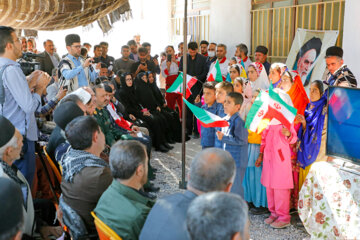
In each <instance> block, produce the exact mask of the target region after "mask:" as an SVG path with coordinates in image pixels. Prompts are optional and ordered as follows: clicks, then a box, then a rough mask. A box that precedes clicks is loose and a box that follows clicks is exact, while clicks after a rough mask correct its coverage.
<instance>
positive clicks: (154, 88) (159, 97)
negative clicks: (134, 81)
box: [148, 73, 165, 106]
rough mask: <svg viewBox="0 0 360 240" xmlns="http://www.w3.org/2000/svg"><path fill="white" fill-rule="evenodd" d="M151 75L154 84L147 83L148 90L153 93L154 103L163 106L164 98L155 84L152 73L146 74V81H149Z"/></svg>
mask: <svg viewBox="0 0 360 240" xmlns="http://www.w3.org/2000/svg"><path fill="white" fill-rule="evenodd" d="M150 74H152V75H153V77H154V82H152V83H150V81H149V85H150V89H151V91H152V92H153V94H154V96H155V99H156V102H157V104H158V105H160V106H163V105H164V103H165V100H164V97H163V95H162V93H161V91H160V89H159V87H158V86H157V84H156V75H155V74H154V73H149V74H148V79H149V75H150Z"/></svg>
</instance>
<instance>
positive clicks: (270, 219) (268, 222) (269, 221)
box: [264, 215, 278, 224]
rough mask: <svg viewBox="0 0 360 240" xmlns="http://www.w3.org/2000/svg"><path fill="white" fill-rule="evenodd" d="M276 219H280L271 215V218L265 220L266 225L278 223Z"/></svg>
mask: <svg viewBox="0 0 360 240" xmlns="http://www.w3.org/2000/svg"><path fill="white" fill-rule="evenodd" d="M276 219H278V217H273V216H272V215H270V217H268V218H267V219H265V220H264V223H266V224H272V223H273V222H275V221H276Z"/></svg>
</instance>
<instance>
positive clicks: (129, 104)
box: [119, 73, 142, 116]
mask: <svg viewBox="0 0 360 240" xmlns="http://www.w3.org/2000/svg"><path fill="white" fill-rule="evenodd" d="M128 75H130V76H131V74H130V73H123V74H121V76H120V82H121V88H120V90H119V97H120V101H121V103H122V104H124V106H125V108H126V110H127V111H128V112H129V113H131V114H134V115H135V116H138V115H139V114H140V111H141V109H142V106H141V105H140V104H139V101H138V99H137V97H136V95H135V87H134V82H133V85H132V86H131V87H128V86H127V85H126V81H125V78H126V76H128Z"/></svg>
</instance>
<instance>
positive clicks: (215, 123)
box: [183, 99, 229, 128]
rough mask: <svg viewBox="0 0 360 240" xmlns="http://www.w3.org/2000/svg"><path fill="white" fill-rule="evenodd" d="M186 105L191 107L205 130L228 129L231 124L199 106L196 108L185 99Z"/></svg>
mask: <svg viewBox="0 0 360 240" xmlns="http://www.w3.org/2000/svg"><path fill="white" fill-rule="evenodd" d="M183 100H184V102H185V103H186V105H187V106H188V107H189V109H190V110H191V112H192V113H193V114H194V115H195V117H196V118H197V119H199V121H200V124H201V126H203V127H205V128H209V127H228V126H229V123H228V121H226V120H225V119H223V118H221V117H219V116H218V115H215V114H213V113H211V112H209V111H206V110H205V109H202V108H200V107H198V106H195V105H193V104H191V103H189V102H188V101H186V100H185V99H183Z"/></svg>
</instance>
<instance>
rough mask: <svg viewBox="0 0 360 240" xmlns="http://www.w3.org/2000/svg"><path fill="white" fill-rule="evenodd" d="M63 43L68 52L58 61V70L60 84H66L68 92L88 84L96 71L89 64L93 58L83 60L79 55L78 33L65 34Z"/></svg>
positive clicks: (95, 75) (92, 79)
mask: <svg viewBox="0 0 360 240" xmlns="http://www.w3.org/2000/svg"><path fill="white" fill-rule="evenodd" d="M65 43H66V49H67V51H68V54H67V55H66V56H65V57H64V58H63V59H62V60H61V61H60V63H59V71H60V72H61V79H59V81H60V85H65V86H68V90H69V92H72V91H74V90H76V89H78V88H79V87H83V86H88V85H89V84H90V82H94V81H95V79H96V77H97V73H96V72H95V70H94V68H93V67H92V66H91V62H92V61H93V60H94V59H93V58H88V59H86V60H84V59H83V58H81V57H80V53H81V43H80V36H79V35H77V34H69V35H67V36H66V37H65ZM97 67H99V66H97Z"/></svg>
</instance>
